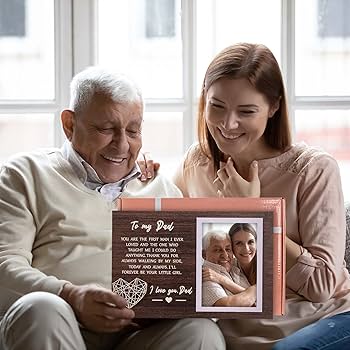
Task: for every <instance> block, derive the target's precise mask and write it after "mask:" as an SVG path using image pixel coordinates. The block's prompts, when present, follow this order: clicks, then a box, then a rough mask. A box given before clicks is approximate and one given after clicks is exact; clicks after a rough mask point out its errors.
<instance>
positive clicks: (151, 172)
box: [137, 152, 160, 182]
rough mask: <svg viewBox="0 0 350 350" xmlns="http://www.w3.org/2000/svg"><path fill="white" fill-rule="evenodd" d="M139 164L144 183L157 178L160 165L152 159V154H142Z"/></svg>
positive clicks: (138, 159) (139, 157) (140, 154)
mask: <svg viewBox="0 0 350 350" xmlns="http://www.w3.org/2000/svg"><path fill="white" fill-rule="evenodd" d="M137 164H138V166H139V167H140V170H141V178H140V180H141V181H142V182H145V181H147V180H149V179H153V178H154V177H155V174H156V172H157V171H158V170H159V168H160V164H159V163H155V162H154V161H153V159H152V155H151V153H150V152H144V153H142V152H140V153H139V156H138V158H137Z"/></svg>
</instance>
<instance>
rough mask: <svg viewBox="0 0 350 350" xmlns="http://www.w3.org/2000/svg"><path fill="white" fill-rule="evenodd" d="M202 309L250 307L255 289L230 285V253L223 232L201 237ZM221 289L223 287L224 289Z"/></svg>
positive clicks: (229, 240)
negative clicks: (212, 307) (202, 260)
mask: <svg viewBox="0 0 350 350" xmlns="http://www.w3.org/2000/svg"><path fill="white" fill-rule="evenodd" d="M202 255H203V259H205V260H204V262H203V284H202V305H203V306H231V307H232V306H252V305H254V303H255V301H256V286H255V285H254V286H251V287H248V288H247V289H244V288H243V287H241V286H239V285H238V284H236V283H235V282H233V280H232V277H231V275H230V272H231V270H232V267H233V252H232V243H231V239H230V236H229V235H228V234H227V233H226V232H223V231H210V232H207V233H206V234H205V235H204V236H203V241H202ZM224 285H225V287H226V288H225V287H224Z"/></svg>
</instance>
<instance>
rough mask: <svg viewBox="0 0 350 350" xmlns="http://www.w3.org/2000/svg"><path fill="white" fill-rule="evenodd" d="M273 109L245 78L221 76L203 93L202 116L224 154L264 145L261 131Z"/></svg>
mask: <svg viewBox="0 0 350 350" xmlns="http://www.w3.org/2000/svg"><path fill="white" fill-rule="evenodd" d="M273 113H274V111H272V109H271V108H270V106H269V104H268V102H267V100H266V98H265V96H264V95H262V94H261V93H259V92H258V91H257V90H255V88H254V87H253V86H252V85H251V84H250V83H249V81H248V80H247V79H227V78H221V79H218V80H217V81H216V82H214V83H213V84H212V85H211V86H210V87H209V89H208V91H207V95H206V105H205V118H206V123H207V126H208V129H209V131H210V133H211V135H212V137H213V138H214V140H215V141H216V144H217V146H218V148H219V149H220V150H221V151H222V152H223V153H225V154H228V155H231V156H234V155H237V154H240V155H242V152H243V153H244V154H246V155H248V154H251V155H252V156H253V158H254V156H255V155H256V153H258V154H259V151H261V149H262V147H263V146H264V145H265V141H264V138H263V134H264V131H265V128H266V124H267V121H268V119H269V118H270V117H271V116H272V115H273Z"/></svg>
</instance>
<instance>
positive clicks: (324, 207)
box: [175, 144, 350, 350]
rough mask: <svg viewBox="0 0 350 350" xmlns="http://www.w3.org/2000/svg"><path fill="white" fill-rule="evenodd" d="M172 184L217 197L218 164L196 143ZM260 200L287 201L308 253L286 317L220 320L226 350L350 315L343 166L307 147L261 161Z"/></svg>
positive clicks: (290, 228)
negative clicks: (216, 175) (280, 199)
mask: <svg viewBox="0 0 350 350" xmlns="http://www.w3.org/2000/svg"><path fill="white" fill-rule="evenodd" d="M186 157H187V161H189V163H191V165H190V166H189V167H188V169H187V171H185V172H184V171H183V165H181V166H180V167H179V169H178V172H177V174H176V176H175V184H176V185H177V186H178V187H179V188H180V189H181V191H182V192H183V194H184V196H186V197H216V196H217V193H216V191H215V188H214V187H213V185H212V182H213V180H214V177H215V174H214V170H213V164H212V163H211V162H209V161H208V160H207V159H206V158H205V157H203V156H201V155H200V152H199V147H198V146H197V145H195V146H194V147H192V148H191V149H190V151H189V152H188V153H187V156H186ZM258 163H259V178H260V182H261V196H262V197H284V198H285V199H286V216H287V235H288V237H290V238H291V239H292V240H293V241H295V242H296V243H298V244H299V245H301V246H302V247H303V254H302V255H301V256H300V257H299V259H298V262H297V264H296V265H294V266H293V267H292V268H291V269H290V270H289V271H288V273H287V276H286V284H287V285H286V295H287V300H286V315H285V316H282V317H276V318H275V319H274V320H221V321H219V325H220V327H221V329H222V330H223V332H224V335H225V337H226V340H227V342H228V348H229V349H230V348H234V349H236V348H237V349H241V348H243V347H244V349H245V350H249V349H254V350H260V349H270V348H271V346H272V344H273V343H274V342H275V341H276V340H277V339H280V338H282V337H284V336H286V335H288V334H290V333H292V332H294V331H296V330H297V329H299V328H301V327H304V326H306V325H308V324H310V323H312V322H314V321H316V320H318V319H321V318H325V317H328V316H331V315H334V314H337V313H341V312H345V311H350V289H349V288H350V277H349V273H348V271H347V269H346V268H345V265H344V249H345V210H344V202H343V195H342V190H341V181H340V175H339V169H338V165H337V163H336V161H335V160H334V159H333V158H332V157H331V156H330V155H328V154H326V153H324V152H322V151H320V150H317V149H314V148H311V147H308V146H306V145H305V144H298V145H295V146H293V147H292V148H291V149H289V150H288V151H287V152H285V153H283V154H281V155H280V156H278V157H275V158H271V159H264V160H260V161H259V162H258Z"/></svg>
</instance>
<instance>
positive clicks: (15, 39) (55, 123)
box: [0, 0, 72, 164]
mask: <svg viewBox="0 0 350 350" xmlns="http://www.w3.org/2000/svg"><path fill="white" fill-rule="evenodd" d="M67 4H68V1H67V0H64V1H54V0H22V1H21V0H0V17H1V19H0V28H1V35H0V62H1V64H0V164H1V163H2V162H3V161H5V160H6V159H7V158H8V157H9V156H11V155H12V154H14V153H17V152H21V151H26V150H32V149H35V148H40V147H52V146H60V145H61V143H62V139H63V137H62V132H61V129H60V126H59V124H60V122H59V120H60V119H59V117H60V111H61V109H62V108H63V107H64V106H67V103H68V97H67V96H68V93H69V91H68V90H67V89H68V82H69V80H70V78H71V74H72V73H71V72H72V68H71V62H69V61H67V55H69V56H70V57H69V59H70V60H71V54H70V53H71V50H70V49H69V48H70V45H71V41H70V40H69V37H70V35H69V31H68V30H67V29H66V28H67V26H66V25H65V24H64V21H66V20H68V21H69V22H71V15H70V11H69V7H67Z"/></svg>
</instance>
